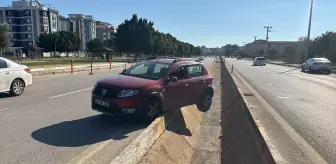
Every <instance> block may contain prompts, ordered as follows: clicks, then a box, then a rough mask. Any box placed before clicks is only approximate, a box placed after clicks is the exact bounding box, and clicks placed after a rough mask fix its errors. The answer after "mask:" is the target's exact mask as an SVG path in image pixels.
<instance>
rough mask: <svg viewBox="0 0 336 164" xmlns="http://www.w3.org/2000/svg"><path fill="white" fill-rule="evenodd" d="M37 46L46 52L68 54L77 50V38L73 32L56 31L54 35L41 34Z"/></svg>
mask: <svg viewBox="0 0 336 164" xmlns="http://www.w3.org/2000/svg"><path fill="white" fill-rule="evenodd" d="M37 45H38V46H39V47H41V48H43V49H44V50H45V51H48V52H52V51H53V52H54V54H55V51H57V52H61V53H62V52H70V51H77V50H78V49H79V45H80V42H79V38H77V37H76V35H75V34H74V33H73V32H69V31H58V32H55V33H42V34H41V35H40V36H39V38H38V42H37Z"/></svg>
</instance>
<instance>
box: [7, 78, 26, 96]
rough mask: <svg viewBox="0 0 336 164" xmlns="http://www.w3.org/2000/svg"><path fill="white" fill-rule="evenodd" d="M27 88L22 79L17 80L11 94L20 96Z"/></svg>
mask: <svg viewBox="0 0 336 164" xmlns="http://www.w3.org/2000/svg"><path fill="white" fill-rule="evenodd" d="M24 88H25V84H24V82H23V81H22V80H20V79H15V80H14V81H13V82H12V84H11V88H10V91H9V93H10V94H11V95H12V96H20V95H21V94H22V93H23V91H24Z"/></svg>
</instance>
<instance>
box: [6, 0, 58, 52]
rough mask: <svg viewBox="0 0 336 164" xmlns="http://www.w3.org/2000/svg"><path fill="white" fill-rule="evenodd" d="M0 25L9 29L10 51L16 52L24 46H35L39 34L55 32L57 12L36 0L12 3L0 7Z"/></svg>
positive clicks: (18, 0)
mask: <svg viewBox="0 0 336 164" xmlns="http://www.w3.org/2000/svg"><path fill="white" fill-rule="evenodd" d="M0 23H6V24H8V25H9V27H10V35H11V47H10V51H12V52H17V51H18V50H20V49H21V48H22V47H24V46H26V45H36V44H37V42H36V40H37V38H38V37H39V36H40V34H41V33H51V32H56V31H57V24H58V11H57V10H55V9H52V8H51V7H50V6H49V7H48V6H46V5H42V4H41V3H39V2H38V1H37V0H34V1H33V0H30V1H27V0H17V1H12V5H9V6H5V7H0Z"/></svg>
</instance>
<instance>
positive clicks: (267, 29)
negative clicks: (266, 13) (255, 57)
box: [264, 26, 272, 57]
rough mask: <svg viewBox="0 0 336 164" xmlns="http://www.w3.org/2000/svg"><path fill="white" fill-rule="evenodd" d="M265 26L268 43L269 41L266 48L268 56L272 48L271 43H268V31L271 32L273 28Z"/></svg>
mask: <svg viewBox="0 0 336 164" xmlns="http://www.w3.org/2000/svg"><path fill="white" fill-rule="evenodd" d="M264 28H265V29H266V43H267V50H266V57H267V55H268V51H269V48H270V45H269V43H268V39H269V37H268V33H269V32H271V29H272V26H264Z"/></svg>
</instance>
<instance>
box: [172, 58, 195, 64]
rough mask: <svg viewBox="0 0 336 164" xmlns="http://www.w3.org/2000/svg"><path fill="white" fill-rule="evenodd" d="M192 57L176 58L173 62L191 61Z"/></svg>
mask: <svg viewBox="0 0 336 164" xmlns="http://www.w3.org/2000/svg"><path fill="white" fill-rule="evenodd" d="M193 60H194V59H193V58H177V59H175V60H174V61H173V63H176V62H180V61H193Z"/></svg>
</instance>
